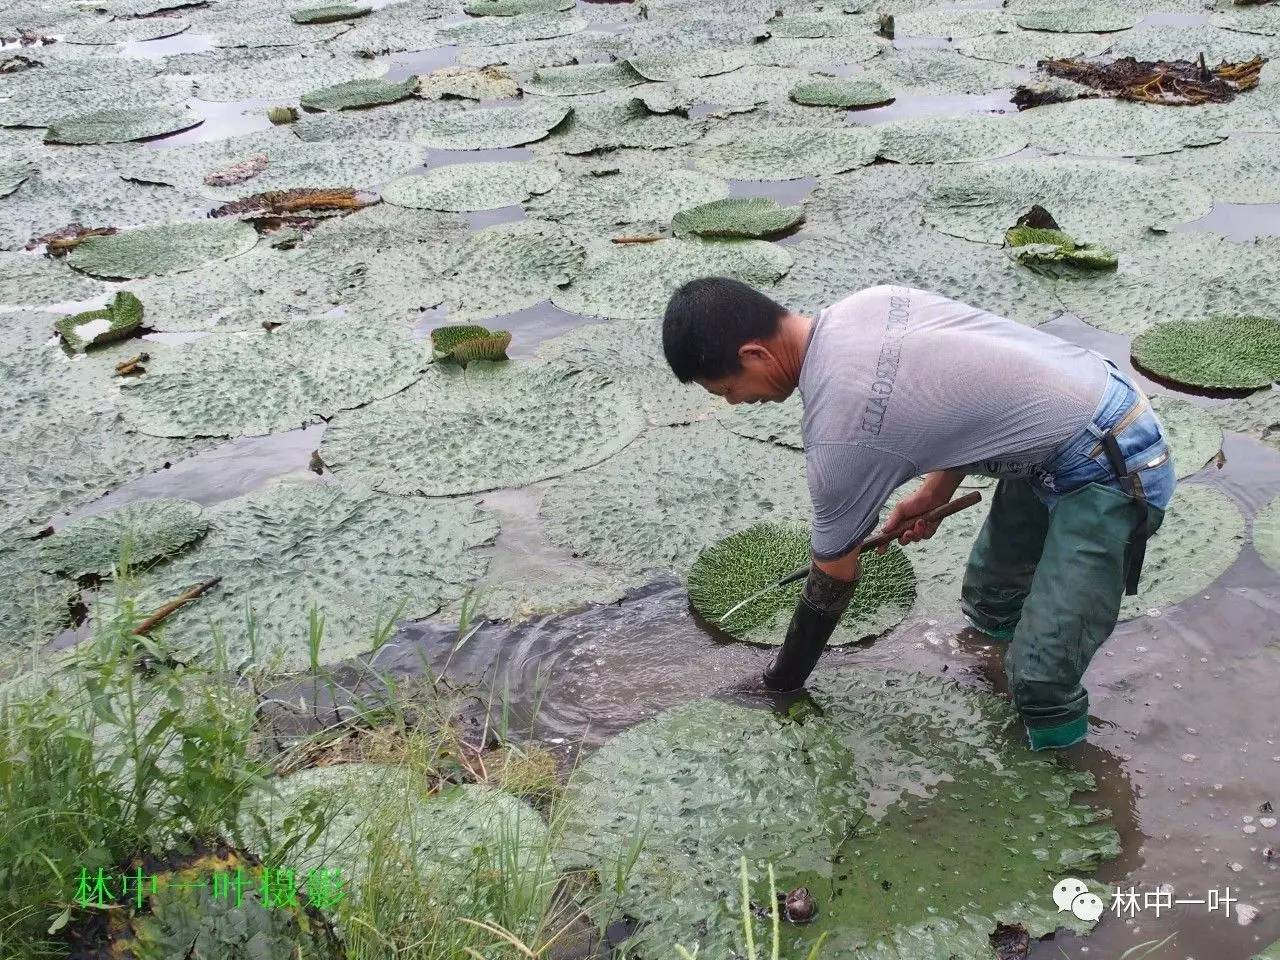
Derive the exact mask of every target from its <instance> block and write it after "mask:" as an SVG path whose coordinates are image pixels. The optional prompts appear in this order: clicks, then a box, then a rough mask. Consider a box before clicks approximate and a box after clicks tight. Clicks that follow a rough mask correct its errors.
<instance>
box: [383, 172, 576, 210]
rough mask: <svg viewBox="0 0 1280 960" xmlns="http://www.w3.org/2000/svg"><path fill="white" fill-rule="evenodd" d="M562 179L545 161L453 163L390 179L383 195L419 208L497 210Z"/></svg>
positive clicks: (397, 202) (406, 205) (530, 195)
mask: <svg viewBox="0 0 1280 960" xmlns="http://www.w3.org/2000/svg"><path fill="white" fill-rule="evenodd" d="M559 182H560V173H559V171H557V170H556V168H555V167H553V166H551V165H550V164H546V163H519V162H517V163H510V162H499V163H453V164H449V165H448V166H444V167H436V168H435V169H434V170H430V171H428V172H427V173H425V174H423V175H422V176H409V177H400V178H399V179H397V180H393V181H391V182H390V183H388V184H387V185H386V186H385V187H384V188H383V190H382V199H383V200H385V201H386V202H387V203H393V204H395V205H396V206H398V207H413V208H416V209H419V210H445V211H450V212H459V211H464V210H496V209H498V208H499V207H509V206H514V205H515V204H518V203H523V202H524V201H526V200H528V199H529V198H530V197H532V196H534V195H536V194H540V193H546V192H547V191H548V190H550V189H551V188H552V187H554V186H555V185H556V184H557V183H559Z"/></svg>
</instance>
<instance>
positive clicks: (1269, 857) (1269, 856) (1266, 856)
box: [1262, 847, 1280, 863]
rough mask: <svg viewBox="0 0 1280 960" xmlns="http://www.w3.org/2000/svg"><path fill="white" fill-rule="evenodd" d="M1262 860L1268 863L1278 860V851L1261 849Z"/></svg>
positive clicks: (1279, 852) (1270, 848) (1279, 857)
mask: <svg viewBox="0 0 1280 960" xmlns="http://www.w3.org/2000/svg"><path fill="white" fill-rule="evenodd" d="M1262 859H1263V860H1266V861H1267V862H1268V863H1270V862H1272V861H1273V860H1280V850H1277V849H1276V848H1275V847H1263V848H1262Z"/></svg>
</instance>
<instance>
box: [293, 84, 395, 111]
mask: <svg viewBox="0 0 1280 960" xmlns="http://www.w3.org/2000/svg"><path fill="white" fill-rule="evenodd" d="M417 89H418V78H417V77H407V78H405V79H404V80H401V81H400V82H399V83H395V82H392V81H388V80H383V79H382V78H381V77H373V78H371V79H360V80H348V81H346V82H345V83H339V84H335V85H334V86H332V87H324V88H322V89H320V90H312V91H311V92H310V93H304V94H303V95H302V99H301V100H299V101H298V102H299V103H300V104H301V105H302V106H303V107H305V108H306V109H308V110H354V109H358V108H360V107H375V106H378V105H380V104H384V103H395V102H396V101H397V100H404V99H405V98H406V97H411V96H413V95H414V93H415V92H416V91H417Z"/></svg>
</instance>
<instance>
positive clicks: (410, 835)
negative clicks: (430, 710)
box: [240, 763, 547, 915]
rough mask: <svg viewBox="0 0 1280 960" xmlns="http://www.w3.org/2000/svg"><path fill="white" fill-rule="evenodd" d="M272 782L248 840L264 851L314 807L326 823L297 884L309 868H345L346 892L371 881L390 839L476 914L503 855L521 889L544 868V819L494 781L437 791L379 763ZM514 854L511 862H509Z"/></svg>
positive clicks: (250, 807) (442, 890)
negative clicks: (479, 883)
mask: <svg viewBox="0 0 1280 960" xmlns="http://www.w3.org/2000/svg"><path fill="white" fill-rule="evenodd" d="M272 786H273V787H274V791H273V792H268V791H267V790H256V791H254V792H252V793H250V794H249V795H248V797H246V799H245V803H244V806H243V807H242V808H241V812H240V825H241V829H242V830H244V832H245V836H246V838H247V842H248V843H249V846H250V847H251V848H252V849H253V850H254V851H255V852H256V853H258V854H260V855H265V854H266V853H268V852H270V849H271V848H270V847H269V846H268V844H270V843H271V842H275V843H279V842H280V840H281V839H282V838H283V836H284V833H283V831H284V830H285V829H287V828H286V821H287V820H288V819H290V818H295V817H298V816H300V815H302V814H303V811H304V810H306V809H308V808H310V809H312V810H314V811H315V813H316V816H317V817H318V818H320V817H322V818H323V821H324V826H323V829H322V830H321V831H320V832H319V833H318V834H317V835H316V837H315V838H314V842H313V843H311V844H309V845H307V846H306V847H305V848H303V849H300V850H298V851H297V854H296V856H293V857H291V858H290V867H292V868H293V869H294V870H295V871H296V872H297V876H298V878H299V881H301V878H302V877H303V876H305V875H306V873H307V871H309V870H312V869H318V868H326V869H331V870H336V871H339V874H340V876H341V877H342V880H343V882H344V884H345V885H346V887H347V888H348V889H350V887H351V886H352V885H356V884H361V883H365V882H367V881H369V880H371V879H373V878H374V877H375V876H376V871H379V870H384V869H385V864H384V863H381V862H375V861H374V859H373V854H374V851H375V849H376V848H379V847H380V848H381V849H382V850H383V852H384V854H385V851H386V849H387V844H388V842H390V843H392V844H394V845H395V846H396V847H398V848H399V849H398V852H399V854H400V856H402V857H403V858H404V859H405V860H406V861H407V866H408V868H409V869H410V870H412V871H414V875H415V882H422V883H423V884H424V885H429V888H430V889H431V890H432V891H433V892H437V894H438V895H439V896H442V897H447V898H448V902H449V903H450V904H452V905H453V908H454V909H457V910H459V911H463V915H471V914H472V912H473V911H474V910H478V909H480V905H479V904H478V903H476V904H472V903H471V901H470V900H469V899H468V898H469V897H471V896H474V886H473V884H474V882H475V879H474V878H475V876H476V873H477V871H480V870H484V869H488V868H490V867H491V866H492V865H493V864H495V863H498V862H502V863H503V867H502V869H503V870H504V871H505V870H507V869H508V868H509V866H510V867H513V868H515V869H514V870H513V875H512V876H511V881H512V883H513V892H515V891H517V890H518V891H520V893H519V895H521V896H531V895H532V893H533V890H532V888H531V887H530V886H528V885H529V884H532V883H533V882H535V880H536V879H538V877H537V874H536V871H537V870H539V869H541V868H543V863H542V860H541V858H540V856H539V854H538V853H537V851H539V850H541V849H543V845H544V844H545V842H546V840H545V838H546V832H547V828H546V825H545V824H544V823H543V822H542V818H541V817H539V816H538V814H537V813H536V812H534V810H533V809H532V808H531V807H529V806H528V805H527V804H525V803H523V802H522V801H520V800H518V799H516V798H515V797H513V796H511V795H510V794H508V793H503V792H502V791H499V790H494V789H492V788H490V787H485V786H479V785H476V784H462V785H455V786H448V787H446V788H445V789H443V790H440V791H438V792H430V791H429V790H428V789H427V784H426V783H425V782H424V781H423V780H422V779H421V778H419V777H416V776H415V775H414V774H413V773H412V772H411V771H410V768H409V767H407V766H405V767H398V766H393V765H385V766H384V765H380V764H373V763H345V764H334V765H331V766H326V767H312V768H308V769H306V770H300V771H298V772H297V773H294V774H291V775H289V776H288V777H285V778H283V779H277V780H275V781H273V783H272ZM388 823H392V824H394V827H393V832H392V834H391V836H390V837H386V836H384V835H382V834H381V833H380V832H379V831H382V830H384V829H385V825H386V824H388ZM308 824H310V822H308ZM516 838H519V839H518V841H517V840H516ZM508 855H513V856H514V861H513V862H510V863H509V862H508V861H507V860H506V859H505V858H506V857H507V856H508ZM397 869H400V868H399V867H397ZM524 871H528V875H527V876H523V875H522V874H523V872H524ZM504 875H505V874H504ZM380 879H383V878H380Z"/></svg>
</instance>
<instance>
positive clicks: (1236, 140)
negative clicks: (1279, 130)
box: [1141, 111, 1280, 203]
mask: <svg viewBox="0 0 1280 960" xmlns="http://www.w3.org/2000/svg"><path fill="white" fill-rule="evenodd" d="M1166 112H1168V111H1166ZM1278 155H1280V136H1274V135H1272V136H1267V135H1264V134H1257V135H1254V136H1249V137H1232V138H1231V139H1230V140H1227V141H1226V142H1225V143H1219V144H1216V145H1215V146H1212V147H1206V148H1205V149H1203V150H1180V151H1178V152H1176V153H1168V154H1165V155H1164V156H1159V157H1152V158H1151V159H1149V160H1143V161H1141V163H1142V165H1143V166H1149V167H1151V168H1152V169H1154V170H1157V171H1159V172H1160V173H1161V174H1162V175H1163V176H1166V177H1168V178H1169V179H1170V180H1175V181H1177V182H1179V183H1195V184H1198V185H1199V186H1201V187H1203V188H1204V189H1205V190H1207V191H1208V192H1209V193H1210V194H1211V195H1212V196H1213V199H1214V200H1216V201H1218V202H1219V203H1280V177H1277V176H1276V157H1277V156H1278Z"/></svg>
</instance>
